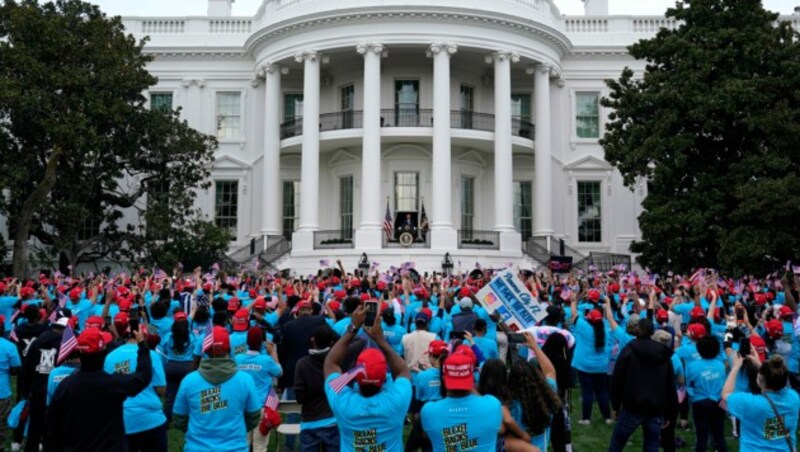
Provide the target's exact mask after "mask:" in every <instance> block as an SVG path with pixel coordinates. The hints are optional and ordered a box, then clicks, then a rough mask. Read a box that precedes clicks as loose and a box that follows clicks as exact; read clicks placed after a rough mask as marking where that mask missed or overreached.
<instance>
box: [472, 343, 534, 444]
mask: <svg viewBox="0 0 800 452" xmlns="http://www.w3.org/2000/svg"><path fill="white" fill-rule="evenodd" d="M514 384H516V382H515V383H514ZM478 392H479V393H480V394H481V395H484V396H486V395H490V396H494V397H495V398H496V399H497V400H499V401H500V403H501V404H502V405H503V426H502V428H501V430H500V435H498V437H497V450H498V451H502V450H506V451H532V450H535V449H534V448H533V447H531V442H530V441H531V436H530V435H529V434H528V433H527V432H526V431H525V429H523V428H520V426H519V425H518V424H517V422H516V421H515V420H514V417H513V416H512V415H511V411H509V407H508V404H509V400H510V399H509V394H510V393H511V390H510V389H509V378H508V369H507V368H506V364H505V363H504V362H503V361H501V360H499V359H490V360H487V361H486V362H485V363H483V367H482V368H481V376H480V381H479V382H478Z"/></svg>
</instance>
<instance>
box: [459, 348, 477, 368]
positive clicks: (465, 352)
mask: <svg viewBox="0 0 800 452" xmlns="http://www.w3.org/2000/svg"><path fill="white" fill-rule="evenodd" d="M453 353H458V354H461V355H465V356H466V357H468V358H469V359H470V360H472V366H473V367H475V366H476V365H477V364H478V357H477V356H475V352H473V351H472V348H470V347H468V346H466V345H464V344H461V345H459V346H458V347H456V350H455V352H453Z"/></svg>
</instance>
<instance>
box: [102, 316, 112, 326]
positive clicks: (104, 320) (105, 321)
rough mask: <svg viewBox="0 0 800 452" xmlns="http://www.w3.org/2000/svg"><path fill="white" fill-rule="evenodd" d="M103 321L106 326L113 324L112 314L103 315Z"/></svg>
mask: <svg viewBox="0 0 800 452" xmlns="http://www.w3.org/2000/svg"><path fill="white" fill-rule="evenodd" d="M103 322H104V323H105V324H106V328H108V327H110V326H111V316H110V315H107V316H105V317H103Z"/></svg>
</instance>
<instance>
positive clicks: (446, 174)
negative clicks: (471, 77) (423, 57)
mask: <svg viewBox="0 0 800 452" xmlns="http://www.w3.org/2000/svg"><path fill="white" fill-rule="evenodd" d="M457 51H458V46H457V45H455V44H453V43H433V44H431V45H430V47H428V52H427V55H428V57H432V58H433V162H432V165H431V172H432V175H431V178H432V182H433V183H432V189H433V199H432V201H433V203H432V205H431V207H432V208H431V248H434V249H447V250H450V249H453V248H455V247H456V240H457V234H456V231H455V229H454V227H453V219H452V213H451V212H452V210H451V209H452V208H453V203H452V189H451V188H450V185H451V184H452V179H453V176H452V152H451V140H450V108H451V107H450V56H451V55H454V54H455V53H456V52H457Z"/></svg>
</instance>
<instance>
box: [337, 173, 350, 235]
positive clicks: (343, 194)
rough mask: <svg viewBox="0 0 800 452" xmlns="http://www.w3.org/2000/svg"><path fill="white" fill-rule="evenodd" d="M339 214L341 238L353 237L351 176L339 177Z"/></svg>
mask: <svg viewBox="0 0 800 452" xmlns="http://www.w3.org/2000/svg"><path fill="white" fill-rule="evenodd" d="M339 215H340V217H341V220H342V221H341V227H342V238H343V239H352V238H353V176H346V177H342V178H340V179H339Z"/></svg>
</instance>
